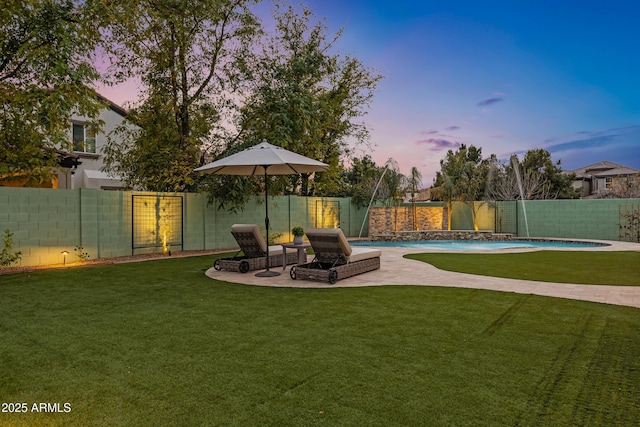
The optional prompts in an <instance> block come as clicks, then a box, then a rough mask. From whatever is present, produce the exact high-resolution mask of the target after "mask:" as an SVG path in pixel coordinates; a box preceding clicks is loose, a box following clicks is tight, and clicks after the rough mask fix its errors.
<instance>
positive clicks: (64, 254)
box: [61, 251, 69, 265]
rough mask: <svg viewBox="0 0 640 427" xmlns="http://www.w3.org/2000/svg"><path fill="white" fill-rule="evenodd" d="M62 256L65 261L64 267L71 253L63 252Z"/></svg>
mask: <svg viewBox="0 0 640 427" xmlns="http://www.w3.org/2000/svg"><path fill="white" fill-rule="evenodd" d="M61 254H62V257H63V260H64V261H63V263H62V265H67V255H69V251H62V252H61Z"/></svg>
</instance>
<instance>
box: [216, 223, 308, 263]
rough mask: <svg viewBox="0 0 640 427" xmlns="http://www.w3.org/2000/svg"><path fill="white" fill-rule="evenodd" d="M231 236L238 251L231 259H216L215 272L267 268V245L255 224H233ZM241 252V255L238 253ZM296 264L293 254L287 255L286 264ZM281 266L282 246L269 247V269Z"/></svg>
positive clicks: (296, 260) (296, 258)
mask: <svg viewBox="0 0 640 427" xmlns="http://www.w3.org/2000/svg"><path fill="white" fill-rule="evenodd" d="M231 234H232V235H233V237H234V238H235V239H236V242H238V246H240V250H239V251H238V252H237V253H236V254H235V255H234V256H233V257H232V258H218V259H217V260H216V261H215V262H214V264H213V267H214V268H215V269H216V270H230V271H239V272H240V273H246V272H247V271H250V270H260V269H263V268H266V267H267V243H266V242H265V240H264V237H262V234H261V233H260V229H259V228H258V226H257V225H255V224H234V225H232V226H231ZM241 252H242V255H240V253H241ZM296 262H298V256H297V254H295V253H290V254H287V264H295V263H296ZM278 266H282V246H279V245H276V246H269V267H278Z"/></svg>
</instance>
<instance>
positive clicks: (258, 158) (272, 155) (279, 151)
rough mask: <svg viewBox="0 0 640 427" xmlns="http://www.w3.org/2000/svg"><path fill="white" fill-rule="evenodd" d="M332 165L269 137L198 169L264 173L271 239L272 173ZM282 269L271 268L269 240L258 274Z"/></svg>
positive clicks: (273, 273)
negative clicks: (265, 267) (285, 146)
mask: <svg viewBox="0 0 640 427" xmlns="http://www.w3.org/2000/svg"><path fill="white" fill-rule="evenodd" d="M328 168H329V165H327V164H326V163H322V162H319V161H317V160H314V159H310V158H309V157H305V156H301V155H300V154H296V153H294V152H292V151H289V150H285V149H284V148H282V147H278V146H276V145H272V144H269V143H268V142H266V141H263V142H261V143H260V144H258V145H255V146H253V147H250V148H247V149H246V150H243V151H240V152H239V153H236V154H232V155H230V156H228V157H225V158H223V159H220V160H216V161H215V162H212V163H209V164H206V165H204V166H200V167H199V168H197V169H196V171H197V172H204V173H212V174H218V175H243V176H251V175H264V182H265V192H264V198H265V219H264V225H265V227H266V229H267V242H269V199H268V195H269V180H268V179H267V176H268V175H297V174H302V173H312V172H321V171H326V170H327V169H328ZM279 274H280V273H278V272H276V271H270V270H269V245H268V244H267V269H266V270H265V271H263V272H260V273H258V274H256V276H261V277H271V276H277V275H279Z"/></svg>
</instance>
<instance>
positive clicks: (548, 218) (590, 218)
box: [0, 187, 640, 266]
mask: <svg viewBox="0 0 640 427" xmlns="http://www.w3.org/2000/svg"><path fill="white" fill-rule="evenodd" d="M136 195H146V196H154V197H167V196H172V197H176V196H179V197H181V198H182V216H183V229H182V248H180V247H172V248H170V249H171V250H180V249H183V250H225V249H234V248H236V247H237V246H236V242H235V240H234V239H233V236H231V233H230V232H229V230H230V228H231V225H232V224H235V223H255V224H258V225H259V226H261V227H264V225H263V224H264V215H265V206H264V198H263V197H262V196H255V197H253V198H252V199H251V200H250V202H249V203H248V205H247V206H246V207H245V209H244V210H242V211H240V212H238V213H235V214H232V213H229V212H227V211H224V210H219V209H217V202H216V201H214V203H212V204H209V203H208V202H207V195H206V194H198V193H151V192H130V191H129V192H126V191H104V190H94V189H85V188H82V189H76V190H59V189H55V190H54V189H39V188H12V187H0V232H1V233H2V234H3V235H4V230H6V229H9V230H10V231H11V232H13V233H15V234H14V236H13V243H14V250H15V251H21V252H22V259H21V261H20V265H23V266H30V265H48V264H61V263H62V262H63V261H64V255H63V251H68V252H69V254H68V255H67V256H66V260H67V262H74V261H77V260H78V259H77V254H78V252H77V251H74V248H77V247H82V248H83V252H86V253H88V254H89V256H90V257H91V258H92V259H94V258H108V257H117V256H128V255H132V254H139V253H147V252H161V251H162V248H161V247H155V248H142V249H135V250H134V249H132V239H133V230H132V225H133V224H132V221H133V219H132V196H136ZM498 203H511V206H513V203H514V202H513V201H511V202H498ZM476 204H477V205H478V209H477V211H478V226H479V229H481V230H491V231H493V230H494V224H495V212H496V209H495V205H491V204H488V203H482V202H476ZM434 205H438V206H443V204H442V203H439V204H438V203H436V204H434ZM623 205H625V206H631V205H635V206H638V205H640V199H596V200H589V199H581V200H533V201H526V202H525V209H526V212H527V219H528V224H529V236H530V237H554V238H580V239H598V240H618V238H619V209H620V206H623ZM516 209H517V217H518V221H517V232H516V235H517V236H518V237H526V227H525V222H524V211H523V209H522V204H521V203H520V202H518V203H517V208H516ZM269 219H270V222H271V232H272V233H274V234H276V233H280V234H281V237H280V239H279V240H278V241H277V242H285V241H291V240H292V239H293V237H292V236H291V234H290V230H291V228H292V227H294V226H298V225H299V226H302V227H303V228H305V229H306V228H312V227H340V228H341V229H342V230H343V231H344V232H345V234H346V235H347V236H348V237H357V236H358V234H359V233H360V229H361V227H362V224H363V222H364V224H365V225H364V231H363V236H367V235H368V223H367V221H366V208H357V207H355V206H354V205H353V204H352V203H351V199H350V198H320V197H298V196H275V197H269ZM451 222H452V227H451V228H452V230H473V220H472V215H471V209H470V207H469V206H468V205H467V204H464V203H455V204H454V206H453V211H452V220H451Z"/></svg>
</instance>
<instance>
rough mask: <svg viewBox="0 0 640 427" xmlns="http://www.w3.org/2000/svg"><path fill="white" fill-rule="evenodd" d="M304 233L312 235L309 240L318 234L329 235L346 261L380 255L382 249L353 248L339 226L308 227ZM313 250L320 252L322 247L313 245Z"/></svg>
mask: <svg viewBox="0 0 640 427" xmlns="http://www.w3.org/2000/svg"><path fill="white" fill-rule="evenodd" d="M306 234H307V237H309V236H310V235H311V236H312V237H309V239H310V241H312V240H313V236H320V237H328V236H330V237H332V238H335V239H337V241H338V245H339V251H340V252H341V255H342V256H343V257H344V258H345V260H346V261H347V263H350V262H356V261H362V260H365V259H370V258H377V257H379V256H381V255H382V251H380V250H379V249H368V248H353V247H352V246H351V245H350V244H349V241H348V240H347V238H346V237H345V235H344V233H343V232H342V230H341V229H339V228H310V229H307V231H306ZM311 243H312V245H313V243H314V242H313V241H312V242H311ZM314 250H315V251H316V252H318V251H320V252H322V251H323V250H324V248H322V249H321V248H316V247H314ZM323 255H325V254H323ZM327 255H329V254H327ZM338 255H340V254H338Z"/></svg>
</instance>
